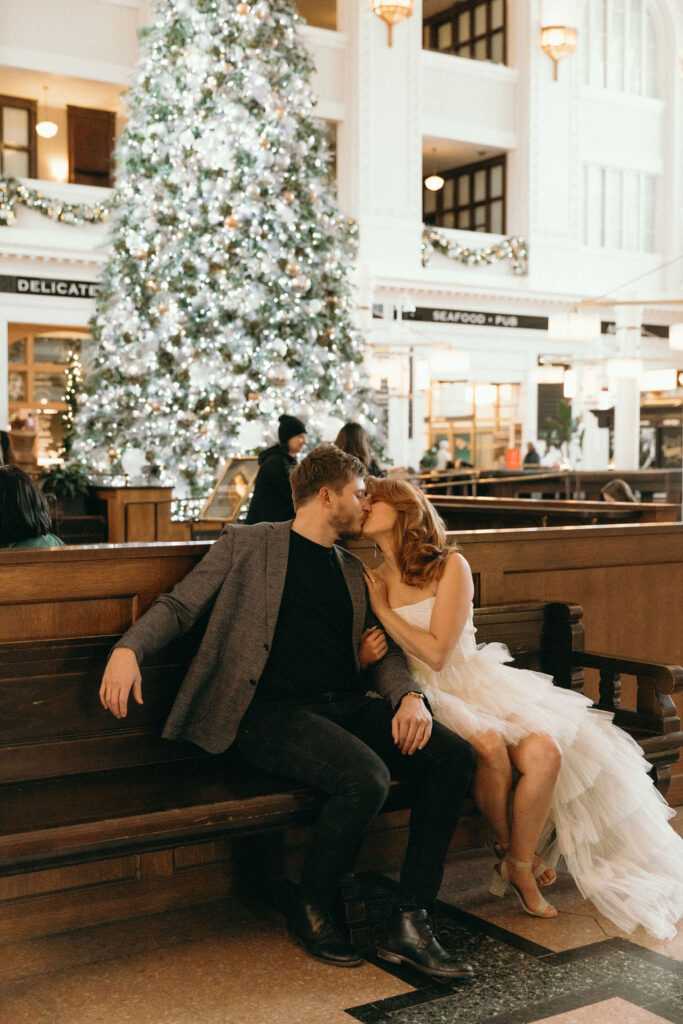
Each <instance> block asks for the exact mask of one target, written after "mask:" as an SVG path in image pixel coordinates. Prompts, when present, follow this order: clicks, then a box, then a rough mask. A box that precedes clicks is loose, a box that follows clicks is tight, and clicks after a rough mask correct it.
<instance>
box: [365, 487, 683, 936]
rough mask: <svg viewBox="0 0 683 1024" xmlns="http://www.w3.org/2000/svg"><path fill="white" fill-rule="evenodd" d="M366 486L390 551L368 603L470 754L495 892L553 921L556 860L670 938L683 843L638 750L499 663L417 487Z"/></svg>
mask: <svg viewBox="0 0 683 1024" xmlns="http://www.w3.org/2000/svg"><path fill="white" fill-rule="evenodd" d="M367 490H368V498H369V502H370V507H369V510H368V513H367V515H366V518H365V521H364V523H363V536H364V537H367V539H368V540H370V541H374V543H375V544H377V546H378V547H379V548H380V549H381V551H382V555H383V556H384V562H383V563H382V565H380V566H379V568H377V569H373V570H372V572H366V580H367V586H368V592H369V598H370V604H371V606H372V609H373V611H374V613H375V615H376V616H377V617H378V619H379V621H380V622H381V623H382V625H383V626H384V629H385V631H386V633H387V635H388V637H391V639H392V640H393V641H394V642H395V643H397V644H399V645H400V646H401V647H402V648H403V651H404V653H405V654H406V657H407V659H408V665H409V666H410V669H411V671H412V673H413V676H414V677H415V679H416V680H417V682H418V683H419V685H420V689H422V690H423V691H424V693H425V694H426V696H427V699H428V700H429V701H430V704H431V706H432V709H433V711H434V714H435V715H436V717H437V719H438V720H439V721H441V722H442V723H443V724H444V725H447V726H448V727H449V728H450V729H454V730H456V731H457V732H458V733H459V734H460V735H461V736H463V737H465V739H467V740H468V741H469V742H470V743H471V744H472V746H473V747H474V749H475V750H476V752H477V768H476V771H475V775H474V781H473V784H472V794H473V796H474V799H475V801H476V803H477V804H478V806H479V809H480V810H481V811H482V813H483V814H484V815H485V816H486V817H487V818H488V820H489V822H490V824H491V826H492V828H493V831H494V833H495V840H494V841H492V843H491V846H492V848H493V852H494V853H495V854H496V856H497V857H498V861H499V863H498V864H497V865H496V866H495V868H494V869H493V873H492V876H491V882H490V885H489V892H490V893H491V895H493V896H498V897H502V896H504V895H505V893H506V892H507V891H508V890H509V889H511V890H512V894H513V895H514V896H516V898H517V900H518V902H519V905H520V907H521V909H522V910H523V911H524V912H525V913H526V914H530V915H531V916H532V917H539V918H554V917H557V910H556V909H555V908H554V907H552V906H551V905H550V904H549V903H548V902H547V900H546V899H545V898H544V897H543V895H542V893H541V891H540V890H539V886H546V885H551V884H552V883H553V882H554V881H555V871H554V865H557V864H558V863H559V861H560V859H562V860H563V861H564V863H565V864H566V866H567V868H568V870H569V871H570V873H571V874H572V876H573V878H574V881H575V882H576V884H577V887H578V889H579V891H580V892H581V894H582V895H583V896H584V897H586V898H588V899H590V900H592V901H593V903H594V905H595V906H596V908H597V909H598V910H599V911H600V912H601V913H602V914H604V915H605V916H606V917H607V918H609V919H610V920H611V921H612V922H613V923H614V924H616V925H617V926H618V927H619V928H622V929H623V930H624V931H626V932H631V931H633V929H634V928H635V927H636V926H637V925H642V926H643V927H644V928H646V929H647V930H648V931H649V932H650V933H651V934H652V935H654V936H656V937H657V938H658V939H671V938H674V937H675V935H676V923H677V921H679V920H680V919H681V918H682V917H683V840H682V839H681V837H679V836H678V835H677V834H676V832H675V831H674V829H672V828H671V826H670V825H669V823H668V819H669V818H672V817H673V816H674V813H675V812H674V811H673V809H672V808H670V807H669V806H668V805H667V803H666V801H665V800H663V799H662V797H661V796H660V794H659V793H658V792H657V790H656V789H655V786H654V783H653V781H652V779H651V778H650V776H649V774H648V772H649V768H650V766H649V764H648V762H647V761H646V760H645V757H644V755H643V752H642V750H641V748H640V747H639V746H638V744H637V743H636V742H635V741H634V740H633V739H632V738H631V737H630V736H629V735H628V734H627V733H625V732H622V730H621V729H619V728H617V727H616V726H615V725H614V723H613V716H612V714H611V713H609V712H607V711H601V710H598V709H596V708H594V707H593V706H592V702H591V701H590V700H589V699H588V698H587V697H585V696H583V695H582V694H579V693H576V691H574V690H565V689H563V688H562V687H559V686H554V685H553V679H552V677H551V676H547V675H542V674H541V673H540V672H535V671H530V670H529V669H525V668H513V667H512V666H511V665H508V664H506V662H509V661H511V660H512V659H511V657H510V654H509V652H508V650H507V649H506V648H505V647H504V646H503V644H499V643H493V644H477V642H476V639H475V627H474V625H473V620H472V597H473V592H474V586H473V582H472V573H471V572H470V567H469V565H468V564H467V562H466V561H465V559H464V558H463V556H462V555H461V554H460V553H459V552H458V551H457V550H456V549H455V548H454V547H453V546H452V545H450V544H449V543H448V538H447V535H446V530H445V527H444V524H443V522H442V520H441V519H440V518H439V516H438V515H437V514H436V512H435V510H434V508H433V506H432V505H431V504H430V502H429V501H428V499H427V497H426V495H425V494H424V493H423V492H422V491H420V490H418V488H416V487H414V486H413V485H412V484H410V483H408V481H407V480H369V481H368V488H367ZM513 768H514V769H516V770H517V772H518V773H519V776H518V780H517V782H516V784H515V785H514V788H513Z"/></svg>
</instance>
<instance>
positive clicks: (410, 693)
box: [401, 690, 425, 701]
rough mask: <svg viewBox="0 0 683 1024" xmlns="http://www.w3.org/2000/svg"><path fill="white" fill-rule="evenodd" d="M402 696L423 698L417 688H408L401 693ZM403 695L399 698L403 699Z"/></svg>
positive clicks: (422, 694) (422, 699)
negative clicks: (405, 691)
mask: <svg viewBox="0 0 683 1024" xmlns="http://www.w3.org/2000/svg"><path fill="white" fill-rule="evenodd" d="M403 697H419V698H420V700H421V701H424V699H425V695H424V693H419V692H418V691H417V690H408V692H407V693H404V694H403ZM403 697H401V700H403Z"/></svg>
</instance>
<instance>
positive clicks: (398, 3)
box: [372, 0, 413, 46]
mask: <svg viewBox="0 0 683 1024" xmlns="http://www.w3.org/2000/svg"><path fill="white" fill-rule="evenodd" d="M372 9H373V11H374V13H375V14H376V15H377V17H378V18H381V19H382V21H386V23H387V27H388V29H389V46H391V45H392V30H393V27H394V25H397V24H398V22H399V21H403V19H404V18H409V17H410V15H411V14H412V13H413V0H393V2H387V0H372Z"/></svg>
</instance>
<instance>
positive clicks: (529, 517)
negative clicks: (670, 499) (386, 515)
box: [429, 494, 681, 530]
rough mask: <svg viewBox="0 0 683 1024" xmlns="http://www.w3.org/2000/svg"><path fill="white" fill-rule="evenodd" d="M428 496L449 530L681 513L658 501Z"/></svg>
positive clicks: (667, 518) (666, 519)
mask: <svg viewBox="0 0 683 1024" xmlns="http://www.w3.org/2000/svg"><path fill="white" fill-rule="evenodd" d="M429 497H430V501H431V503H432V504H433V506H434V508H435V509H436V511H437V512H438V513H439V515H440V516H441V518H442V519H443V520H444V522H445V523H446V527H447V528H448V529H449V530H498V529H508V528H519V527H529V526H531V527H534V526H535V527H550V526H595V525H597V524H607V523H675V522H677V521H678V519H679V518H680V514H681V508H680V505H671V504H664V503H658V502H628V501H619V502H607V501H575V500H568V501H557V500H540V499H538V500H537V499H533V498H490V497H476V498H474V497H462V496H460V495H450V494H445V495H441V494H430V496H429Z"/></svg>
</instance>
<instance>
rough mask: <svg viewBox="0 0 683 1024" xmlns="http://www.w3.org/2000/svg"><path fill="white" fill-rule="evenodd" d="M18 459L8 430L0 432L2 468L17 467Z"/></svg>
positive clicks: (0, 464)
mask: <svg viewBox="0 0 683 1024" xmlns="http://www.w3.org/2000/svg"><path fill="white" fill-rule="evenodd" d="M15 465H16V458H15V456H14V449H13V448H12V438H11V437H10V435H9V434H8V432H7V431H6V430H0V466H15Z"/></svg>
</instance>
